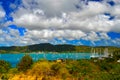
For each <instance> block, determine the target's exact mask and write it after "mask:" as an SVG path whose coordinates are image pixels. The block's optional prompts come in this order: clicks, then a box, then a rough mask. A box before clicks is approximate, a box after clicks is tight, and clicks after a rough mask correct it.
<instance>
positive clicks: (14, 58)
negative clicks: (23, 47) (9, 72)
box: [0, 53, 91, 67]
mask: <svg viewBox="0 0 120 80" xmlns="http://www.w3.org/2000/svg"><path fill="white" fill-rule="evenodd" d="M24 55H25V54H24V53H20V54H0V60H5V61H8V62H10V63H11V65H12V67H15V66H16V64H17V63H18V62H19V61H20V59H21V58H22V57H23V56H24ZM29 55H30V56H31V57H32V58H33V60H34V61H37V60H39V59H42V58H45V59H47V60H57V59H90V56H91V54H89V53H62V54H61V53H57V54H52V53H40V54H38V53H30V54H29Z"/></svg>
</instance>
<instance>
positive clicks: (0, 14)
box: [0, 6, 5, 19]
mask: <svg viewBox="0 0 120 80" xmlns="http://www.w3.org/2000/svg"><path fill="white" fill-rule="evenodd" d="M3 17H5V11H4V10H3V8H2V6H0V19H1V18H3Z"/></svg>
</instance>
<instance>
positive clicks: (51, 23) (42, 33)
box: [0, 0, 120, 44]
mask: <svg viewBox="0 0 120 80" xmlns="http://www.w3.org/2000/svg"><path fill="white" fill-rule="evenodd" d="M81 1H82V0H80V1H79V0H22V4H21V5H20V6H19V8H18V10H16V11H15V12H13V13H12V14H11V16H12V17H13V19H14V21H13V22H7V23H6V24H5V25H4V26H7V25H10V24H16V25H18V26H23V27H25V28H26V29H27V32H26V33H25V35H24V36H19V34H18V33H17V32H15V31H12V32H13V33H10V35H13V34H14V33H16V35H13V36H15V37H14V39H13V41H14V40H15V41H16V42H15V44H16V43H18V44H36V43H42V42H53V41H54V39H55V38H57V39H59V40H63V42H65V40H64V39H67V40H76V39H77V40H80V39H83V40H90V41H92V42H94V41H100V40H110V39H111V38H110V37H109V36H108V35H107V32H110V31H114V32H120V27H119V25H120V17H119V14H120V13H119V4H117V5H116V6H113V7H111V6H110V5H108V4H107V3H106V2H107V1H108V0H106V1H102V2H92V1H90V2H89V4H88V5H85V4H83V3H82V2H81ZM76 4H78V5H79V6H80V9H77V8H76V7H75V5H76ZM11 7H13V8H14V7H15V6H14V5H12V4H11ZM103 13H111V14H112V15H114V16H115V19H113V20H109V18H110V17H109V16H106V15H104V14H103ZM0 33H1V32H0ZM97 33H99V34H97ZM12 38H13V37H11V36H7V37H6V40H8V41H11V40H12ZM1 40H2V39H1ZM81 44H82V43H81Z"/></svg>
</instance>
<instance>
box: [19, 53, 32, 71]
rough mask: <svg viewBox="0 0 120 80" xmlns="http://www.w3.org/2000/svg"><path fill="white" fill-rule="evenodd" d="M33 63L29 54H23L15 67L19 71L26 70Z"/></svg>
mask: <svg viewBox="0 0 120 80" xmlns="http://www.w3.org/2000/svg"><path fill="white" fill-rule="evenodd" d="M32 64H33V60H32V58H31V57H30V56H29V55H25V56H23V58H22V59H21V60H20V62H19V63H18V65H17V67H18V70H19V71H26V70H27V69H29V68H30V67H31V65H32Z"/></svg>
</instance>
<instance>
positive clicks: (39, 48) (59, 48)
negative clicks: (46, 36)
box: [0, 43, 120, 53]
mask: <svg viewBox="0 0 120 80" xmlns="http://www.w3.org/2000/svg"><path fill="white" fill-rule="evenodd" d="M92 48H93V49H94V50H95V51H96V52H97V53H100V51H101V52H102V53H103V51H104V49H105V48H108V50H109V52H110V53H116V52H120V47H114V46H96V47H92V46H84V45H70V44H58V45H53V44H50V43H41V44H34V45H28V46H10V47H0V53H31V52H39V53H40V52H55V53H57V52H58V53H62V52H65V53H67V52H81V53H91V49H92Z"/></svg>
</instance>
